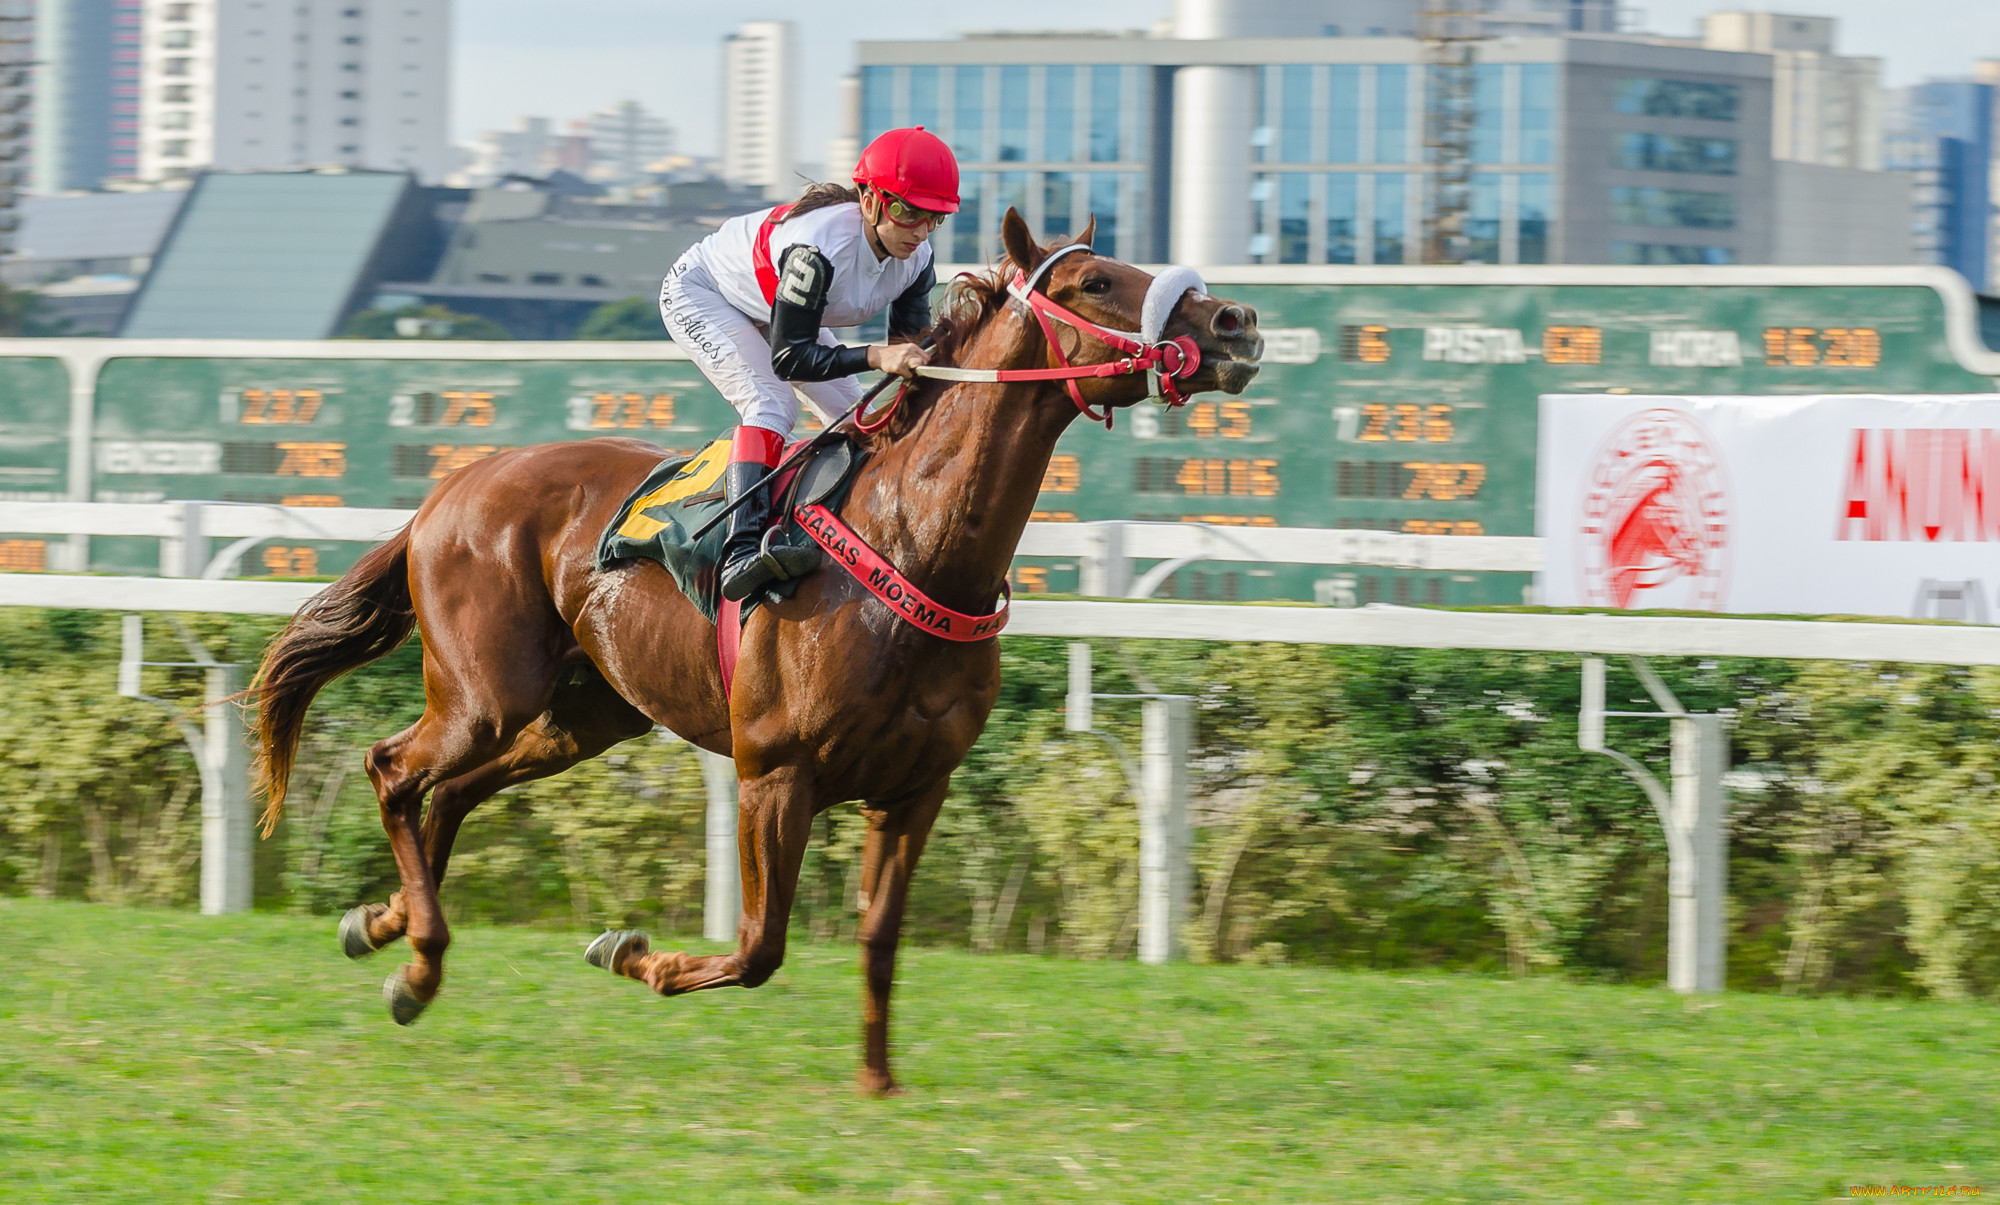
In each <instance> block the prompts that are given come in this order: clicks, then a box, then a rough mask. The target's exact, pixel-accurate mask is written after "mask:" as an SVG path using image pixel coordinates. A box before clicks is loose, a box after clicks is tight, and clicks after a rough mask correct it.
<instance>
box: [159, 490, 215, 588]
mask: <svg viewBox="0 0 2000 1205" xmlns="http://www.w3.org/2000/svg"><path fill="white" fill-rule="evenodd" d="M173 506H174V508H175V510H176V511H177V512H178V516H177V517H178V519H179V524H178V526H179V527H180V529H181V532H180V534H179V535H177V536H166V537H164V538H162V539H161V540H160V576H161V577H197V578H198V577H200V576H201V574H202V570H204V569H206V568H208V539H207V537H205V536H203V535H202V534H201V512H202V504H201V503H199V502H176V503H174V504H173Z"/></svg>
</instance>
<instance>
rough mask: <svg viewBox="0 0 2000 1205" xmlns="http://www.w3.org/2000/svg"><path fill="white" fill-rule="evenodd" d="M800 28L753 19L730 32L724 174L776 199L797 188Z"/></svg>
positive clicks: (724, 81)
mask: <svg viewBox="0 0 2000 1205" xmlns="http://www.w3.org/2000/svg"><path fill="white" fill-rule="evenodd" d="M798 56H799V52H798V30H797V29H796V28H795V27H794V26H793V25H792V23H791V22H789V21H751V22H748V23H747V24H745V25H744V26H743V27H742V28H740V29H738V30H737V31H736V33H735V34H733V35H731V37H730V38H729V39H728V41H727V42H726V43H724V46H723V60H722V178H723V179H724V180H727V181H728V182H729V183H730V184H732V185H734V186H736V187H738V188H758V189H762V190H763V191H764V195H765V197H766V198H768V199H770V200H773V201H780V200H789V199H790V198H791V196H792V195H793V194H794V193H796V192H797V191H798V186H799V180H798V177H797V174H796V172H797V168H798V164H797V161H796V153H797V146H798V127H799V113H798V109H799V93H798V87H799V83H798V80H799V57H798Z"/></svg>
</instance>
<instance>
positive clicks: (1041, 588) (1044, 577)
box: [1014, 565, 1049, 594]
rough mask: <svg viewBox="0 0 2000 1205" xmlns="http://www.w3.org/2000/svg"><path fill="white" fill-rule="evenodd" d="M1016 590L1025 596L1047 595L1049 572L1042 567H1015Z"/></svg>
mask: <svg viewBox="0 0 2000 1205" xmlns="http://www.w3.org/2000/svg"><path fill="white" fill-rule="evenodd" d="M1014 588H1015V589H1016V590H1019V591H1020V592H1021V593H1023V594H1047V593H1048V592H1049V571H1048V570H1047V569H1044V568H1042V567H1041V566H1040V565H1016V566H1014Z"/></svg>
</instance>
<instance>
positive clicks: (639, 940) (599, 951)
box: [583, 929, 653, 974]
mask: <svg viewBox="0 0 2000 1205" xmlns="http://www.w3.org/2000/svg"><path fill="white" fill-rule="evenodd" d="M652 948H653V943H652V941H651V940H650V939H648V938H647V936H646V935H645V933H643V932H641V931H640V930H638V929H607V930H606V931H605V932H603V933H601V934H599V935H598V938H597V940H596V941H593V942H591V943H590V947H589V948H588V949H586V950H585V951H584V952H583V960H584V961H585V962H587V963H589V964H590V965H591V966H594V967H601V968H603V969H604V970H607V971H610V972H612V973H613V974H616V973H617V971H618V965H619V963H620V962H621V961H623V960H624V958H625V957H627V955H628V954H644V953H646V952H647V951H648V950H651V949H652Z"/></svg>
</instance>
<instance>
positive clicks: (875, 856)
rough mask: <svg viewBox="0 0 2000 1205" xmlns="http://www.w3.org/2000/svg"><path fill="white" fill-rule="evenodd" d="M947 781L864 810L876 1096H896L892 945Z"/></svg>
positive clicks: (866, 958)
mask: <svg viewBox="0 0 2000 1205" xmlns="http://www.w3.org/2000/svg"><path fill="white" fill-rule="evenodd" d="M948 785H949V780H948V779H947V780H945V781H941V782H939V783H938V784H937V785H936V786H935V787H932V788H929V789H927V790H925V791H924V792H922V793H921V794H919V795H917V796H915V797H914V798H911V799H909V800H907V801H904V802H902V803H898V804H895V805H891V806H883V807H880V808H877V807H875V806H869V807H864V808H863V809H862V813H863V815H865V816H866V817H867V818H868V835H867V838H866V839H865V842H864V844H863V845H862V852H861V899H860V901H859V903H860V906H861V913H862V915H861V932H860V942H861V972H862V978H863V979H864V980H865V984H866V985H865V988H864V991H865V993H866V994H865V996H864V997H863V1000H862V1006H861V1072H860V1074H859V1076H858V1077H857V1078H858V1080H859V1083H860V1085H861V1088H862V1090H863V1091H866V1092H871V1093H874V1094H876V1095H878V1096H880V1095H887V1094H889V1093H892V1092H895V1091H897V1088H896V1081H895V1079H894V1077H892V1076H891V1075H890V1074H889V992H890V990H891V989H892V988H893V987H895V983H896V945H897V942H898V941H899V940H900V939H901V937H902V932H903V905H904V904H905V902H907V901H908V899H909V896H910V876H911V875H912V874H913V873H915V871H916V869H917V859H918V858H920V857H922V856H923V853H924V843H925V842H926V841H927V840H928V839H929V838H930V832H931V825H932V823H933V822H935V821H936V820H937V814H938V808H939V807H940V806H942V805H943V803H944V796H945V788H946V787H947V786H948Z"/></svg>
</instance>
